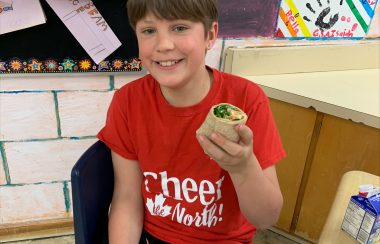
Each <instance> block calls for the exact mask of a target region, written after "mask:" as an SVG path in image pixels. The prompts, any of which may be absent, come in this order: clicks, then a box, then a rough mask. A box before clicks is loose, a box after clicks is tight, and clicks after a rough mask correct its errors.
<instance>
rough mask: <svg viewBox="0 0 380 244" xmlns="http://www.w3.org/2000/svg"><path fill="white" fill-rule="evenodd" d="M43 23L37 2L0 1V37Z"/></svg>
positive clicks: (39, 5) (23, 0)
mask: <svg viewBox="0 0 380 244" xmlns="http://www.w3.org/2000/svg"><path fill="white" fill-rule="evenodd" d="M44 23H46V19H45V14H44V12H43V10H42V7H41V3H40V1H39V0H27V1H25V0H0V35H1V34H5V33H8V32H12V31H16V30H20V29H25V28H28V27H32V26H35V25H40V24H44Z"/></svg>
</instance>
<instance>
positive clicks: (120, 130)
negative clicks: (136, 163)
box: [97, 90, 137, 160]
mask: <svg viewBox="0 0 380 244" xmlns="http://www.w3.org/2000/svg"><path fill="white" fill-rule="evenodd" d="M126 108H127V99H126V96H125V94H122V92H121V91H120V90H118V91H116V92H115V94H114V96H113V98H112V101H111V104H110V106H109V108H108V112H107V118H106V124H105V126H104V127H103V128H102V129H101V130H100V132H99V133H98V134H97V138H98V139H99V140H101V141H103V142H104V143H105V144H106V145H107V146H108V147H109V148H110V149H111V150H112V151H114V152H116V153H117V154H119V155H121V156H122V157H124V158H126V159H131V160H136V159H137V156H136V153H135V150H134V147H133V143H132V140H131V133H130V128H129V124H130V123H129V121H128V116H127V109H126Z"/></svg>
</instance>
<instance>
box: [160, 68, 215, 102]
mask: <svg viewBox="0 0 380 244" xmlns="http://www.w3.org/2000/svg"><path fill="white" fill-rule="evenodd" d="M205 72H206V75H204V76H202V78H200V79H198V80H195V81H194V82H191V83H189V84H187V85H186V86H184V87H181V88H177V89H171V88H168V87H163V86H160V89H161V92H162V95H163V96H164V98H165V99H166V101H167V102H168V103H169V104H170V105H172V106H174V107H189V106H193V105H196V104H198V103H199V102H201V101H202V100H203V99H204V98H205V97H206V96H207V94H208V92H209V91H210V89H211V86H212V83H213V81H214V77H213V74H212V71H210V70H208V69H206V70H205Z"/></svg>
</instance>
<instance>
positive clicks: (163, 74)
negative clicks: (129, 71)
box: [136, 13, 217, 103]
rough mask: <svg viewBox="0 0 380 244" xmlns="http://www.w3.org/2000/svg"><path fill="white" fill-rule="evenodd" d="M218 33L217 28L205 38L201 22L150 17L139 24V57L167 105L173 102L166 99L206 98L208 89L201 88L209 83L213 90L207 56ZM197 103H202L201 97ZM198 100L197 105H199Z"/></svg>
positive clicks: (148, 15)
mask: <svg viewBox="0 0 380 244" xmlns="http://www.w3.org/2000/svg"><path fill="white" fill-rule="evenodd" d="M215 25H216V24H215ZM216 32H217V26H215V29H212V30H211V31H209V32H208V36H207V37H205V29H204V26H203V24H202V23H201V22H193V21H190V20H166V19H162V18H158V17H156V16H155V15H153V14H151V13H148V14H147V15H146V16H145V17H144V18H142V19H141V20H139V21H138V22H137V24H136V35H137V39H138V44H139V56H140V58H141V60H142V62H143V65H144V66H145V67H146V68H147V70H148V71H149V72H150V74H151V75H152V76H153V77H154V78H155V79H156V80H157V82H158V83H159V84H160V87H161V91H162V93H163V94H164V96H165V98H166V99H167V100H168V101H169V100H170V98H168V97H167V96H166V95H169V96H179V95H180V96H181V97H182V98H183V95H186V96H188V97H189V96H192V95H193V94H192V93H196V94H197V95H198V96H199V95H200V94H202V95H206V94H207V92H208V89H207V91H202V90H200V88H202V87H203V89H204V88H205V87H206V86H205V83H206V82H207V83H208V86H207V87H208V88H209V87H210V84H209V83H210V77H209V74H208V71H207V69H206V66H205V54H206V50H207V48H208V46H210V44H212V43H213V42H214V41H215V39H216V34H217V33H216ZM169 93H170V94H169ZM194 99H195V100H199V97H198V98H194ZM195 100H194V101H193V102H194V103H197V102H199V101H195ZM169 102H173V101H169ZM189 102H190V103H191V101H189ZM174 103H175V102H174Z"/></svg>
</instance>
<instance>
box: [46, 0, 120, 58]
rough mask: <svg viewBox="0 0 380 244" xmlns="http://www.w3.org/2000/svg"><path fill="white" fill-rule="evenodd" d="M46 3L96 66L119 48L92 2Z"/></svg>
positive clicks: (62, 0)
mask: <svg viewBox="0 0 380 244" xmlns="http://www.w3.org/2000/svg"><path fill="white" fill-rule="evenodd" d="M46 1H47V3H48V4H49V5H50V7H51V8H52V9H53V10H54V12H55V13H56V14H57V15H58V17H59V18H60V19H61V20H62V21H63V23H64V24H65V26H66V27H67V28H68V29H69V30H70V32H71V33H72V34H73V35H74V37H75V38H76V39H77V41H78V42H79V43H80V45H81V46H82V47H83V48H84V49H85V50H86V52H87V53H88V55H89V56H90V57H91V58H92V59H93V60H94V62H95V63H96V64H99V63H100V62H101V61H103V60H104V59H105V58H106V57H107V56H109V55H110V54H111V53H113V52H114V51H115V50H116V49H117V48H118V47H120V46H121V42H120V41H119V39H118V38H117V37H116V35H115V34H114V33H113V31H112V30H111V28H110V27H109V26H108V24H107V22H106V21H105V19H104V18H103V17H102V15H101V14H100V13H99V11H98V10H97V9H96V7H95V5H94V4H93V2H92V1H89V0H46Z"/></svg>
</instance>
